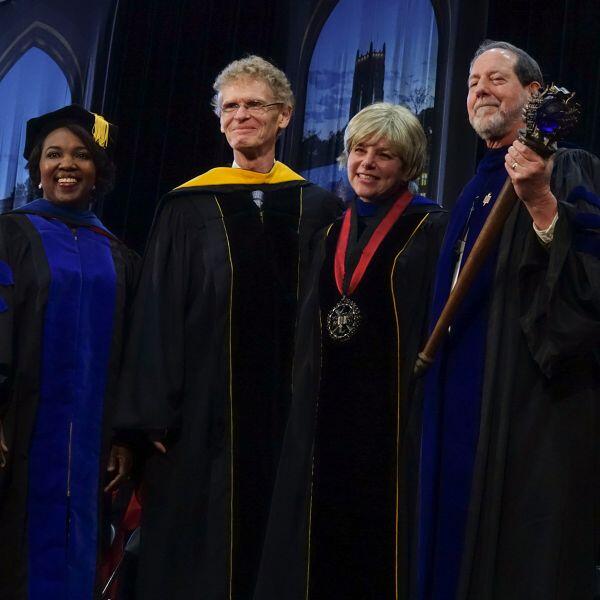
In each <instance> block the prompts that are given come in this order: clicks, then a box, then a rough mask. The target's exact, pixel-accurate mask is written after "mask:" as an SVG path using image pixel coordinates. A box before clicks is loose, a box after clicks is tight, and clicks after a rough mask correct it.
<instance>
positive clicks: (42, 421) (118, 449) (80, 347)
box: [0, 105, 136, 600]
mask: <svg viewBox="0 0 600 600" xmlns="http://www.w3.org/2000/svg"><path fill="white" fill-rule="evenodd" d="M115 136H116V128H115V127H114V126H113V125H111V124H109V123H108V122H107V121H106V120H104V119H103V118H102V117H100V116H99V115H95V114H94V113H91V112H88V111H87V110H85V109H84V108H82V107H80V106H77V105H71V106H67V107H65V108H62V109H60V110H57V111H54V112H51V113H48V114H45V115H42V116H41V117H38V118H36V119H31V120H30V121H29V122H28V123H27V139H26V144H25V158H27V159H28V160H29V164H28V169H29V173H30V178H31V181H32V183H33V184H34V185H35V186H37V187H38V189H39V190H41V192H42V195H43V197H42V198H40V199H38V200H35V201H33V202H31V203H29V204H26V205H25V206H23V207H22V208H20V209H17V210H15V211H13V212H12V213H9V214H5V215H2V216H0V437H1V439H0V598H11V599H12V600H21V599H22V600H25V599H28V600H35V599H37V598H63V599H68V600H85V599H86V598H93V597H94V595H95V589H96V586H97V584H96V565H97V548H98V544H99V537H100V536H99V531H98V514H99V507H100V502H99V498H100V496H101V493H102V490H103V489H104V491H110V490H112V489H113V488H115V487H116V486H117V485H118V484H119V483H120V482H121V481H122V480H123V479H124V478H125V477H126V475H127V472H128V470H129V468H130V465H131V457H130V453H129V451H128V450H126V449H125V448H124V447H122V446H119V445H117V444H111V435H110V431H111V429H110V424H109V422H108V419H107V415H109V414H110V411H111V400H112V396H113V389H114V383H115V376H116V369H117V367H118V363H119V357H120V348H121V338H122V330H123V317H124V313H125V305H126V297H127V291H128V289H130V288H131V287H132V284H133V279H134V269H135V262H136V257H135V255H134V254H133V253H131V252H130V251H129V250H128V249H127V248H126V247H125V246H124V245H123V244H122V243H121V242H120V241H119V240H117V239H116V238H115V237H114V236H113V235H112V234H111V233H110V232H109V231H108V230H107V229H106V227H104V225H103V224H102V223H101V222H100V220H99V219H98V218H97V217H96V216H95V215H94V213H93V212H91V210H89V207H90V206H91V205H92V204H93V202H94V201H95V200H96V199H98V198H99V197H101V196H102V195H103V194H105V193H106V192H108V191H110V188H111V187H112V183H113V179H114V166H113V164H112V162H111V161H110V159H109V157H108V154H107V152H108V151H109V150H110V149H111V147H112V145H113V143H114V140H115ZM107 469H108V475H107V476H105V472H106V470H107Z"/></svg>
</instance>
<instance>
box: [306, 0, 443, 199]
mask: <svg viewBox="0 0 600 600" xmlns="http://www.w3.org/2000/svg"><path fill="white" fill-rule="evenodd" d="M437 50H438V30H437V23H436V19H435V15H434V11H433V7H432V4H431V2H430V0H342V1H341V2H339V3H338V4H337V6H336V7H335V8H334V9H333V11H332V12H331V14H330V16H329V18H328V19H327V21H326V22H325V25H324V26H323V28H322V30H321V32H320V35H319V38H318V41H317V43H316V46H315V49H314V51H313V55H312V59H311V63H310V68H309V72H308V79H307V84H306V86H307V90H306V104H305V108H304V127H303V136H302V142H301V151H300V153H299V156H300V161H301V164H300V168H301V169H302V173H303V174H304V175H305V176H306V177H307V178H308V179H310V180H312V181H314V182H315V183H318V184H319V185H321V186H323V187H326V188H328V189H330V190H332V191H336V192H337V193H339V194H340V195H341V196H344V197H347V196H348V194H349V191H348V184H347V181H346V176H345V173H344V171H343V170H340V169H339V168H338V165H337V162H336V158H337V157H338V156H339V155H340V153H341V152H342V149H343V137H344V128H345V126H346V124H347V123H348V121H349V120H350V119H351V118H352V117H353V116H354V115H355V114H356V113H357V112H358V111H359V110H361V109H362V108H364V107H365V106H367V105H369V104H372V103H373V102H381V101H386V102H393V103H398V104H404V105H405V106H407V107H408V108H409V109H410V110H411V111H413V112H414V113H415V114H416V115H417V116H418V118H419V119H420V120H421V123H422V124H423V126H424V128H425V131H426V133H427V136H428V139H429V141H431V136H432V133H433V105H434V100H435V82H436V68H437ZM427 175H428V173H427V169H426V172H425V173H424V174H423V176H422V177H421V178H420V179H419V181H418V182H417V185H418V186H419V188H420V189H421V191H426V190H427V187H428V185H427V184H428V177H427Z"/></svg>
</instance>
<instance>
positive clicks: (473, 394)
mask: <svg viewBox="0 0 600 600" xmlns="http://www.w3.org/2000/svg"><path fill="white" fill-rule="evenodd" d="M506 150H507V149H506V148H500V149H498V150H491V151H488V152H487V153H486V155H485V156H484V158H483V159H482V161H481V162H480V164H479V166H478V168H477V172H476V174H475V177H474V178H473V179H472V180H471V181H470V182H469V183H468V184H467V186H466V187H465V188H464V190H463V191H462V193H461V195H460V197H459V199H458V201H457V203H456V206H455V207H454V209H453V212H452V215H451V218H450V223H449V225H448V230H447V232H446V237H445V239H444V243H443V246H442V251H441V254H440V258H439V261H438V267H437V273H436V284H435V290H434V299H433V304H432V311H431V321H430V322H431V327H433V326H434V325H435V323H436V321H437V318H438V316H439V314H440V312H441V311H442V309H443V307H444V304H445V302H446V299H447V298H448V295H449V293H450V287H451V283H452V276H453V272H454V267H455V262H456V258H457V253H456V247H457V242H458V240H459V239H460V238H461V237H462V236H463V233H464V232H465V231H466V229H467V227H468V235H467V240H466V246H465V251H464V255H463V259H462V263H463V264H464V261H465V260H466V258H467V257H468V255H469V253H470V251H471V249H472V247H473V243H474V242H475V239H476V238H477V236H478V235H479V232H480V230H481V227H482V226H483V223H484V222H485V219H486V218H487V216H488V214H489V212H490V210H491V207H492V206H493V204H494V202H495V200H496V197H497V195H498V193H499V192H500V189H501V188H502V185H503V184H504V182H505V180H506V177H507V174H506V170H505V168H504V157H505V155H506ZM488 193H489V194H491V198H490V199H489V201H487V202H486V203H485V204H484V203H483V202H484V200H485V199H486V195H487V194H488ZM471 208H472V212H471ZM496 259H497V247H496V248H495V249H494V250H493V251H492V252H491V253H490V255H489V256H488V258H487V260H486V261H485V263H484V265H483V267H482V269H481V271H480V272H479V274H478V275H477V277H476V278H475V280H474V282H473V285H472V287H471V289H470V290H469V292H468V294H467V297H466V298H465V300H464V302H463V304H462V306H461V308H460V309H459V311H458V313H457V315H456V318H455V320H454V323H453V325H452V328H451V334H450V335H449V336H448V337H447V339H446V340H445V342H444V344H443V346H442V347H441V348H440V351H439V352H438V355H437V357H436V361H435V363H434V365H432V367H431V368H430V370H429V372H428V374H427V377H426V381H425V386H424V389H425V397H424V405H423V439H422V447H421V478H420V502H421V506H420V541H419V586H420V597H421V598H422V599H426V600H431V599H434V598H435V599H436V600H437V599H446V598H449V599H450V598H454V597H455V594H456V586H457V582H458V575H459V569H460V560H461V556H462V548H463V544H464V530H465V524H466V517H467V509H468V504H469V496H470V491H471V480H472V473H473V463H474V457H475V450H476V446H477V440H478V436H479V418H480V407H481V391H482V383H483V367H484V360H485V334H486V330H487V319H488V308H489V299H490V295H491V289H492V284H493V277H494V271H495V265H496Z"/></svg>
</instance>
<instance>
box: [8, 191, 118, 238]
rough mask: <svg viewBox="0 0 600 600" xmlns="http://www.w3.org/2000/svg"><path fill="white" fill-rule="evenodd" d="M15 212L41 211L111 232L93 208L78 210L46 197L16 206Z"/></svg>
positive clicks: (41, 212)
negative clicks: (55, 202)
mask: <svg viewBox="0 0 600 600" xmlns="http://www.w3.org/2000/svg"><path fill="white" fill-rule="evenodd" d="M13 212H15V213H27V214H32V213H35V214H38V213H39V214H43V215H48V216H50V217H56V218H57V219H65V220H66V221H69V222H70V223H76V224H78V225H81V226H83V227H86V226H87V227H98V228H99V229H102V230H104V231H106V232H107V233H110V231H108V229H107V228H106V227H105V226H104V224H103V223H102V221H101V220H100V219H99V218H98V217H97V216H96V215H95V214H94V213H93V212H92V211H91V210H78V209H76V208H72V207H70V206H59V205H57V204H53V203H52V202H50V201H49V200H46V199H45V198H40V199H39V200H33V201H32V202H29V203H28V204H25V205H24V206H21V207H19V208H16V209H15V210H14V211H13Z"/></svg>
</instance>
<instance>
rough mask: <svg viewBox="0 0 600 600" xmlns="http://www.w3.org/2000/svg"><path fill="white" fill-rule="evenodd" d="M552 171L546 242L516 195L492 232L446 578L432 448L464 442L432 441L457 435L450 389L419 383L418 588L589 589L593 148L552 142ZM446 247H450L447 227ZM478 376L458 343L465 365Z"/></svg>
mask: <svg viewBox="0 0 600 600" xmlns="http://www.w3.org/2000/svg"><path fill="white" fill-rule="evenodd" d="M498 168H499V169H502V171H503V170H504V165H503V164H501V165H499V167H498ZM551 185H552V190H553V192H554V194H555V195H556V197H557V199H558V200H559V207H558V211H559V218H558V222H557V224H556V229H555V233H554V239H553V241H552V243H551V245H550V246H549V247H548V248H544V247H543V246H542V244H541V243H540V241H539V240H538V238H537V236H536V234H535V233H534V231H533V229H532V221H531V217H530V215H529V213H528V212H527V211H526V209H525V208H524V207H523V206H522V205H521V204H520V203H519V204H518V205H517V206H515V208H514V210H513V211H512V213H511V215H510V217H509V219H508V221H507V222H506V224H505V226H504V229H503V232H502V236H501V239H500V243H499V246H498V254H497V261H496V265H495V270H494V272H493V280H492V281H493V286H492V288H491V291H490V292H489V295H488V299H489V300H488V301H489V309H488V312H487V322H485V323H484V326H485V333H486V335H485V340H484V341H485V347H484V353H485V354H484V357H483V378H482V387H481V394H480V400H481V409H480V414H479V413H478V416H479V418H478V419H477V421H476V431H475V442H476V443H475V451H474V457H473V458H474V462H473V466H472V480H471V481H472V483H471V485H470V488H469V489H468V490H467V498H466V501H465V503H466V506H467V508H468V512H467V515H466V526H465V527H464V528H463V530H462V531H460V532H458V535H455V536H454V541H453V544H454V549H455V550H454V552H455V553H456V554H457V555H458V557H462V560H460V561H459V565H458V566H459V569H458V573H457V582H458V583H457V587H456V590H455V591H451V590H449V589H448V586H447V585H443V584H442V585H440V586H438V587H437V589H436V586H434V585H433V584H434V583H435V582H436V581H437V580H438V576H439V569H437V568H436V567H435V564H434V563H433V560H434V559H435V557H436V554H435V549H436V544H437V545H438V546H439V538H440V534H439V527H440V523H441V524H442V525H444V523H445V522H447V520H448V519H440V520H437V519H435V517H434V518H433V519H432V517H431V514H432V513H431V504H433V505H434V509H435V503H436V501H438V500H439V487H438V486H439V481H440V478H441V477H440V474H439V473H440V472H441V469H440V467H439V461H440V460H441V459H444V458H446V459H448V458H450V459H452V460H453V461H460V460H461V458H464V459H465V460H466V456H465V457H461V456H460V454H458V453H457V454H456V455H454V456H452V457H448V456H444V454H443V452H440V450H439V442H440V440H442V439H448V438H452V432H451V431H449V429H448V428H447V427H446V428H445V427H444V424H445V423H446V422H445V421H444V422H442V415H443V414H444V413H446V414H450V413H452V412H455V411H456V409H455V410H454V411H453V406H455V402H456V398H455V397H454V398H453V397H452V396H450V395H448V396H446V397H441V396H440V397H439V398H437V401H436V402H433V401H432V399H433V398H435V397H436V396H435V395H433V396H432V395H426V397H425V405H424V411H425V412H424V427H425V430H424V437H423V456H425V457H428V458H427V460H426V461H424V465H425V467H424V470H423V472H422V484H423V487H422V490H421V497H422V499H423V501H424V504H423V505H422V516H423V519H424V522H423V523H422V526H423V525H424V526H427V527H428V528H429V530H430V533H429V535H428V536H427V537H424V538H423V540H421V547H422V548H430V551H429V552H428V553H427V554H425V555H422V557H421V560H422V561H424V562H422V564H421V568H422V569H423V570H422V574H421V585H422V588H421V596H420V597H422V598H427V599H430V598H447V597H448V596H449V595H451V596H452V597H453V598H457V599H461V600H462V599H469V600H525V599H530V598H531V599H533V598H535V599H537V598H556V599H558V600H575V599H577V600H579V599H584V598H589V599H591V598H593V597H595V594H597V593H598V592H597V590H598V587H597V586H598V570H597V566H596V565H598V564H599V563H600V560H599V559H600V556H599V551H600V485H598V473H599V472H600V418H599V417H600V201H599V199H598V196H596V195H594V193H591V192H592V191H593V192H595V193H596V194H598V192H600V162H599V161H598V159H597V158H596V157H593V156H591V155H589V154H588V153H586V152H584V151H579V150H578V151H566V150H561V151H559V152H558V154H557V155H556V157H555V165H554V171H553V175H552V182H551ZM578 186H584V187H578ZM484 193H485V190H484ZM457 208H458V206H457ZM455 210H456V209H455ZM450 227H453V221H451V224H450V226H449V231H450ZM458 229H460V227H458ZM458 229H457V230H458ZM445 247H446V248H447V249H448V251H449V252H451V247H452V241H451V240H450V241H448V240H447V241H446V242H445ZM443 254H444V251H442V255H443ZM450 276H451V274H450V273H449V270H448V269H446V270H445V271H444V272H440V277H439V278H438V281H437V284H438V286H442V287H443V286H446V287H447V286H448V285H449V278H450ZM480 302H481V300H480ZM453 335H460V331H457V329H456V328H454V329H453ZM449 343H451V342H450V340H448V339H447V340H446V342H445V345H444V346H443V347H442V348H441V352H440V353H439V356H438V358H437V363H438V364H443V363H442V362H441V361H443V360H444V356H445V348H446V347H447V345H448V344H449ZM432 368H433V369H435V368H436V367H435V365H434V367H432ZM474 376H475V374H473V373H472V372H470V371H469V360H468V355H467V360H466V362H465V366H464V377H471V378H472V377H474ZM433 377H434V380H433V381H432V385H433V384H436V382H435V374H433ZM437 386H439V381H438V383H437V384H436V387H430V388H429V389H430V390H435V389H438V387H437ZM456 421H457V420H456V419H455V422H456ZM436 428H437V429H438V431H437V432H436ZM436 444H437V445H436ZM457 445H458V444H457ZM427 482H429V483H427ZM433 514H434V515H435V512H434V513H433ZM436 528H437V529H438V531H437V533H436ZM436 535H437V537H436ZM463 538H464V542H463ZM447 543H448V546H447V547H450V543H449V542H448V541H447ZM463 543H464V546H463ZM461 550H462V552H461ZM450 551H451V550H450ZM446 552H447V551H446ZM445 556H446V555H440V554H438V555H437V559H438V560H441V561H445ZM432 588H433V589H432Z"/></svg>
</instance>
